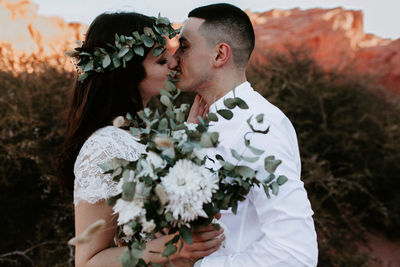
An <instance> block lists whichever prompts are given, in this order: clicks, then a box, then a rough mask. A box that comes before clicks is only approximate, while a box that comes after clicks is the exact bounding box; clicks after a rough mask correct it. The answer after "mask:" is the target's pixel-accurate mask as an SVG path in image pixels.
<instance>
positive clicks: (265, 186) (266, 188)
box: [263, 185, 271, 198]
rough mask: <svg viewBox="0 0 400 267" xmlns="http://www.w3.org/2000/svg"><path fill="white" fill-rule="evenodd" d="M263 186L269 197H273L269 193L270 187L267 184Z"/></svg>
mask: <svg viewBox="0 0 400 267" xmlns="http://www.w3.org/2000/svg"><path fill="white" fill-rule="evenodd" d="M263 188H264V192H265V194H266V195H267V198H271V195H270V194H269V187H268V186H267V185H263Z"/></svg>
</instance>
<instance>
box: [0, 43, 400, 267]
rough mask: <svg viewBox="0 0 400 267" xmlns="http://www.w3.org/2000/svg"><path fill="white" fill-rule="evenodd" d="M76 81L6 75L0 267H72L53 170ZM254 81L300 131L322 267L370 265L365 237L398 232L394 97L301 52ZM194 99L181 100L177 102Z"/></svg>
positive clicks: (1, 81)
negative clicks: (372, 231) (362, 248)
mask: <svg viewBox="0 0 400 267" xmlns="http://www.w3.org/2000/svg"><path fill="white" fill-rule="evenodd" d="M72 77H73V74H71V73H67V72H59V71H57V70H56V69H53V68H43V69H42V70H41V71H39V72H35V73H32V74H26V73H22V74H19V75H17V76H14V75H12V74H11V73H7V72H1V71H0V115H1V116H0V201H1V210H0V212H1V215H2V218H3V220H2V222H3V223H2V226H3V227H1V230H0V231H1V232H0V234H1V237H2V242H1V243H0V265H1V266H29V265H31V266H71V265H72V263H73V261H72V260H73V259H72V257H71V252H72V251H71V250H70V248H69V247H68V246H67V245H66V241H67V240H68V239H69V238H70V237H72V236H73V232H74V229H73V225H74V223H73V207H72V199H71V198H70V197H65V196H63V195H61V193H60V190H59V189H58V187H57V182H56V180H55V177H54V176H52V174H51V169H50V166H51V163H50V162H51V161H52V160H53V159H54V156H55V155H56V154H57V153H58V151H59V149H60V144H61V143H62V128H63V123H62V120H61V115H62V110H63V108H64V105H65V93H66V91H67V89H68V88H69V87H70V85H71V82H72ZM248 79H249V81H250V82H251V83H252V85H253V87H254V88H255V89H257V90H258V91H259V92H261V94H262V95H264V96H265V97H266V98H267V99H268V100H269V101H270V102H272V103H273V104H275V105H276V106H278V107H279V108H281V109H282V110H283V111H284V112H285V114H286V115H287V116H288V117H289V118H290V120H291V121H292V122H293V124H294V126H295V128H296V131H297V134H298V140H299V146H300V153H301V156H302V164H303V165H302V169H303V171H302V177H303V181H304V183H305V186H306V188H307V191H308V195H309V198H310V200H311V203H312V207H313V210H314V212H315V215H314V219H315V223H316V229H317V234H318V239H319V250H320V258H319V266H363V265H367V262H366V259H367V258H366V256H365V255H363V254H361V253H359V252H358V250H357V242H359V241H362V233H363V231H365V230H368V229H369V228H370V227H374V228H377V229H380V230H384V231H387V233H388V234H390V236H391V237H393V238H396V233H398V230H396V229H398V227H399V224H400V219H399V215H400V210H399V206H400V205H399V203H400V201H399V194H398V193H397V188H399V186H400V184H399V171H400V170H399V169H400V158H399V157H400V129H399V127H400V112H399V104H398V102H396V99H397V98H395V97H389V96H387V95H386V93H385V92H384V90H382V88H380V87H379V86H377V85H376V84H375V83H374V81H373V80H372V79H370V78H368V77H362V76H358V75H355V74H353V73H351V72H346V71H330V72H326V71H323V70H322V69H321V68H319V67H318V65H317V64H315V62H314V61H313V60H311V59H310V58H308V57H307V54H306V53H303V52H301V51H300V52H299V51H297V50H292V51H290V52H289V53H286V54H274V55H273V56H269V58H268V62H267V63H266V64H262V65H256V64H255V65H253V66H251V68H250V69H249V71H248ZM192 99H193V94H183V95H182V96H181V99H180V102H191V101H192ZM152 105H153V107H156V106H157V105H158V102H157V101H154V102H152ZM397 238H398V235H397Z"/></svg>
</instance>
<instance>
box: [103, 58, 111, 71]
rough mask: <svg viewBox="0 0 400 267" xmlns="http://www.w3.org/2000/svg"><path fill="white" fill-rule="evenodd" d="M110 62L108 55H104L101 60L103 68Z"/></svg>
mask: <svg viewBox="0 0 400 267" xmlns="http://www.w3.org/2000/svg"><path fill="white" fill-rule="evenodd" d="M110 64H111V58H110V55H105V56H104V58H103V61H102V65H103V68H107V67H108V66H110Z"/></svg>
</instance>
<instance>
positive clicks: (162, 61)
mask: <svg viewBox="0 0 400 267" xmlns="http://www.w3.org/2000/svg"><path fill="white" fill-rule="evenodd" d="M157 63H158V64H160V65H165V64H167V63H168V59H166V58H160V59H159V60H157Z"/></svg>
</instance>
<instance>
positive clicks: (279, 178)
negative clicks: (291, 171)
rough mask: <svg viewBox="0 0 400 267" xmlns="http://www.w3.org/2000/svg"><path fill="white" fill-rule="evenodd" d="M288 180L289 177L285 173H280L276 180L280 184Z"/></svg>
mask: <svg viewBox="0 0 400 267" xmlns="http://www.w3.org/2000/svg"><path fill="white" fill-rule="evenodd" d="M287 181H288V178H287V177H286V176H284V175H279V176H278V179H277V180H276V182H277V183H278V185H283V184H284V183H286V182H287Z"/></svg>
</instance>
